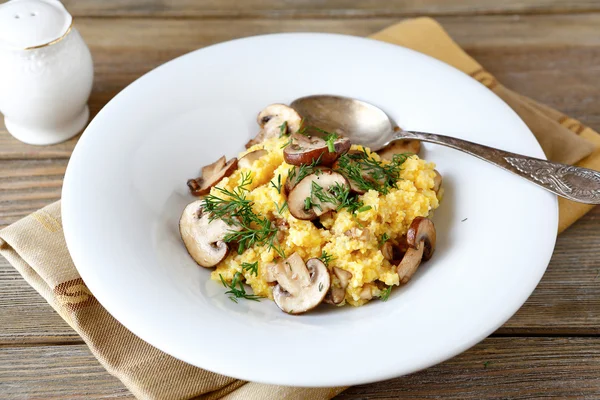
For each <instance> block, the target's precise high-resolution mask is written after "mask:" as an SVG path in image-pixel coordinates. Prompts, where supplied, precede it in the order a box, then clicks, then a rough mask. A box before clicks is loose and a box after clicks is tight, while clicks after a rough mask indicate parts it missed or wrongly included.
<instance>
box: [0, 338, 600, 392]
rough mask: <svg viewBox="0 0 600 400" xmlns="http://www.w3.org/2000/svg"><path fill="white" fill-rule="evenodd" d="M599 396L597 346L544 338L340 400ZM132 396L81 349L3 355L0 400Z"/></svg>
mask: <svg viewBox="0 0 600 400" xmlns="http://www.w3.org/2000/svg"><path fill="white" fill-rule="evenodd" d="M365 368H368V366H365ZM599 395H600V339H599V338H546V337H541V338H490V339H486V340H485V341H483V342H482V343H480V344H478V345H477V346H475V347H474V348H472V349H470V350H468V351H467V352H465V353H463V354H461V355H459V356H457V357H455V358H453V359H451V360H449V361H447V362H445V363H442V364H440V365H437V366H434V367H432V368H429V369H427V370H425V371H421V372H418V373H415V374H412V375H408V376H405V377H401V378H397V379H393V380H389V381H385V382H380V383H375V384H370V385H362V386H356V387H353V388H350V389H348V390H347V391H346V392H344V393H342V394H341V395H340V396H338V397H337V399H338V400H350V399H365V398H369V399H371V398H373V399H374V398H377V399H409V398H412V399H414V398H419V399H429V398H431V399H433V398H444V399H464V400H468V399H477V400H479V399H492V398H494V399H501V398H511V399H533V398H546V397H553V398H554V397H555V398H561V399H567V398H569V399H571V398H572V399H584V398H589V399H592V398H598V396H599ZM130 396H131V395H130V394H129V393H128V392H127V390H126V389H125V388H124V386H122V384H121V383H120V382H119V381H118V380H117V379H116V378H113V377H112V376H110V375H109V374H108V373H107V372H105V371H104V370H103V369H102V367H101V366H100V365H99V364H98V362H97V361H96V360H95V358H94V357H93V356H92V355H91V354H90V353H89V351H88V349H87V348H86V347H85V346H84V345H71V346H34V347H20V348H13V347H3V348H2V347H0V397H1V398H11V399H24V398H39V399H41V398H43V399H67V398H68V399H81V398H113V397H116V398H133V397H130Z"/></svg>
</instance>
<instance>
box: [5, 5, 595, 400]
mask: <svg viewBox="0 0 600 400" xmlns="http://www.w3.org/2000/svg"><path fill="white" fill-rule="evenodd" d="M0 1H1V0H0ZM65 4H66V5H67V7H68V8H69V10H70V11H71V12H72V13H73V14H74V15H76V17H77V18H76V26H77V28H78V29H79V30H80V31H81V32H82V34H83V36H84V38H85V40H86V41H87V43H88V44H89V46H90V48H91V50H92V53H93V56H94V62H95V83H94V90H93V94H92V97H91V99H90V106H91V110H92V114H94V115H95V114H96V113H97V112H98V111H99V110H100V109H101V108H102V107H103V106H104V105H105V104H106V103H107V102H108V101H109V100H110V99H111V98H112V97H113V96H114V95H115V94H117V93H118V92H119V91H120V90H121V89H123V88H124V87H125V86H126V85H128V84H129V83H131V82H132V81H133V80H135V79H136V78H138V77H139V76H141V75H142V74H144V73H145V72H147V71H149V70H151V69H152V68H154V67H156V66H158V65H160V64H162V63H164V62H166V61H168V60H170V59H172V58H174V57H177V56H179V55H181V54H185V53H186V52H189V51H192V50H194V49H197V48H201V47H204V46H207V45H210V44H214V43H218V42H222V41H225V40H230V39H235V38H239V37H244V36H250V35H257V34H264V33H272V32H296V31H314V32H319V31H321V32H335V33H345V34H352V35H358V36H366V35H368V34H370V33H373V32H375V31H377V30H380V29H382V28H384V27H386V26H388V25H390V24H392V23H394V22H396V21H397V20H398V18H399V17H404V16H413V15H421V14H429V15H437V16H440V17H439V18H438V20H439V21H440V22H441V23H442V24H443V25H444V27H445V28H446V29H447V30H448V32H449V33H450V34H451V35H452V36H453V37H454V38H455V40H456V41H457V42H458V43H459V44H460V45H461V46H463V48H465V49H466V51H467V52H468V53H470V54H471V55H473V56H474V57H475V58H476V59H477V60H478V61H479V62H480V63H481V64H482V65H483V66H484V67H485V68H487V69H488V70H489V71H490V72H492V73H493V74H494V75H496V77H497V78H498V79H499V80H500V81H501V82H503V83H504V84H505V85H506V86H508V87H510V88H513V89H516V90H517V91H519V92H521V93H523V94H525V95H528V96H530V97H532V98H534V99H537V100H540V101H542V102H544V103H546V104H548V105H550V106H552V107H555V108H557V109H560V110H562V111H564V112H566V113H568V114H569V115H570V116H572V117H574V118H577V119H580V120H581V121H582V122H584V123H586V124H588V125H590V126H591V127H593V128H595V129H597V130H599V129H600V108H599V107H598V106H597V104H599V99H600V85H598V82H600V69H598V67H597V66H598V65H599V64H600V34H599V33H598V32H599V31H598V26H600V13H595V12H592V11H600V2H598V1H596V0H576V1H569V2H565V1H563V0H560V1H559V0H506V1H497V0H493V1H492V0H464V1H448V0H389V1H387V0H364V1H355V0H333V1H327V2H324V1H319V0H299V1H285V0H281V1H275V0H268V1H267V0H247V1H244V2H241V1H239V2H238V1H237V0H198V1H195V0H194V1H192V0H173V1H169V2H166V1H152V0H123V1H117V0H106V1H96V0H77V1H75V0H65ZM564 13H568V15H567V14H564ZM573 13H579V14H573ZM540 14H544V15H540ZM89 16H92V17H94V16H100V17H102V18H87V17H89ZM200 17H202V18H204V17H206V18H207V19H200ZM76 142H77V138H75V139H72V140H70V141H67V142H65V143H62V144H59V145H55V146H46V147H37V146H28V145H25V144H22V143H20V142H18V141H16V140H14V139H13V138H12V137H11V136H10V135H9V134H8V133H7V132H6V130H5V128H4V126H3V124H2V122H0V227H3V226H6V225H7V224H10V223H12V222H14V221H16V220H17V219H19V218H21V217H23V216H25V215H27V214H29V213H31V212H32V211H34V210H36V209H38V208H41V207H42V206H44V205H46V204H49V203H50V202H52V201H55V200H57V199H58V198H59V197H60V188H61V184H62V178H63V175H64V171H65V169H66V165H67V159H68V157H69V156H70V154H71V152H72V149H73V147H74V145H75V143H76ZM599 221H600V209H598V208H596V209H595V210H593V211H592V212H591V213H589V214H588V215H587V216H586V217H584V218H583V219H582V220H580V221H578V222H577V223H576V224H575V225H574V226H573V227H572V228H570V229H569V230H567V231H566V232H565V233H564V234H562V235H561V236H560V237H559V239H558V242H557V247H556V250H555V253H554V256H553V259H552V262H551V263H550V266H549V268H548V271H547V272H546V274H545V276H544V277H543V279H542V281H541V282H540V284H539V286H538V288H537V289H536V290H535V292H534V293H533V294H532V296H531V297H530V299H529V300H528V301H527V302H526V303H525V305H524V306H523V307H522V308H521V309H520V310H519V311H518V312H517V314H516V315H515V316H513V317H512V318H511V319H510V320H509V321H508V322H507V323H506V324H505V325H504V326H503V327H501V328H500V329H499V330H498V331H497V332H496V334H495V335H496V336H495V337H492V338H488V339H486V340H485V341H484V342H483V343H481V344H479V345H477V346H476V347H475V348H473V349H471V350H469V351H467V352H466V353H464V354H462V355H460V356H458V357H456V358H454V359H452V360H450V361H448V362H446V363H443V364H441V365H439V366H435V367H432V368H430V369H428V370H426V371H422V372H419V373H416V374H413V375H410V376H407V377H403V378H399V379H395V380H391V381H386V382H382V383H377V384H372V385H364V386H358V387H354V388H351V389H350V390H348V391H347V392H345V393H343V394H342V395H341V396H339V399H367V398H368V399H398V398H402V399H405V398H406V399H409V398H412V399H416V398H418V399H433V398H449V399H482V398H486V399H487V398H489V399H500V398H511V399H533V398H550V397H555V398H578V399H582V398H583V399H585V398H589V399H597V398H600V378H599V377H600V338H598V337H595V336H598V335H600V251H599V250H598V249H600V235H599V234H598V232H600V231H599V225H598V224H599ZM575 335H584V336H586V335H589V336H592V337H579V338H576V337H572V336H575ZM514 336H518V337H514ZM531 336H540V337H531ZM548 336H558V337H548ZM560 336H565V337H560ZM48 344H52V345H48ZM58 344H61V345H58ZM63 344H64V345H63ZM0 398H11V399H26V398H27V399H30V398H33V399H83V398H86V399H87V398H94V399H96V398H127V399H132V398H133V397H132V396H131V394H130V393H129V392H128V391H127V390H126V389H125V388H124V387H123V385H122V384H121V383H120V382H119V381H118V380H117V379H115V378H113V377H111V376H110V375H108V373H106V372H105V371H104V369H103V368H102V367H101V366H100V365H99V364H98V362H97V361H96V360H95V359H94V357H93V356H92V355H91V354H90V353H89V351H88V350H87V348H86V347H85V346H84V345H82V344H81V339H80V338H79V336H78V335H77V334H75V333H74V331H72V329H71V328H70V327H69V326H68V325H67V324H66V323H65V322H64V321H63V320H62V319H61V318H60V317H59V316H58V315H57V314H56V313H55V312H54V311H53V310H52V308H51V307H50V306H49V305H48V304H46V302H45V301H44V299H43V298H42V297H41V296H40V295H39V294H37V293H36V292H35V290H33V289H32V288H31V287H29V285H28V284H27V283H26V282H25V281H24V280H23V279H22V278H21V277H20V275H19V274H18V273H17V272H16V271H15V270H14V269H13V268H12V266H10V265H9V264H8V262H7V261H6V260H4V259H3V258H1V257H0Z"/></svg>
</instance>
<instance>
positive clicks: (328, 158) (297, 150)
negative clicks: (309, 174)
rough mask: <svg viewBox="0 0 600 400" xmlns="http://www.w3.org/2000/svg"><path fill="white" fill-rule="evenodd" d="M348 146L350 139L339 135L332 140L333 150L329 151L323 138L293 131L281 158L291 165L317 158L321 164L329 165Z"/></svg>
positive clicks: (308, 162)
mask: <svg viewBox="0 0 600 400" xmlns="http://www.w3.org/2000/svg"><path fill="white" fill-rule="evenodd" d="M350 146H351V143H350V139H348V138H345V137H339V138H337V139H335V141H334V142H333V147H334V151H332V152H331V151H329V147H328V146H327V142H326V141H325V140H324V139H323V138H321V137H318V136H306V135H302V134H300V133H295V134H293V135H292V136H291V142H290V144H288V145H287V146H286V147H285V149H284V150H283V159H284V160H285V162H286V163H288V164H292V165H303V164H304V165H306V164H312V163H313V162H316V161H317V160H318V162H319V164H321V165H331V164H333V163H334V162H335V160H337V159H338V157H339V156H341V155H342V154H344V153H346V152H347V151H348V150H350Z"/></svg>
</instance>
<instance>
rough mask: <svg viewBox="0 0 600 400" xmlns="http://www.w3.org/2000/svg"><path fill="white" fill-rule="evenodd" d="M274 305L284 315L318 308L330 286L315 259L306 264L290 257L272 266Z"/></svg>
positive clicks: (327, 273) (321, 263) (320, 264)
mask: <svg viewBox="0 0 600 400" xmlns="http://www.w3.org/2000/svg"><path fill="white" fill-rule="evenodd" d="M276 277H277V285H276V286H275V288H273V300H275V304H277V306H278V307H279V308H280V309H281V310H282V311H284V312H286V313H288V314H302V313H304V312H306V311H309V310H312V309H313V308H315V307H316V306H318V305H319V304H320V303H321V302H322V301H323V299H324V298H325V294H327V292H328V291H329V287H330V286H331V277H330V276H329V271H328V270H327V267H326V266H325V264H324V263H323V261H321V260H319V259H318V258H311V259H309V260H308V261H307V262H306V264H305V263H304V261H302V258H301V257H300V256H299V255H298V253H294V254H292V255H291V256H289V257H288V258H287V259H286V260H284V261H282V262H280V263H279V264H277V266H276Z"/></svg>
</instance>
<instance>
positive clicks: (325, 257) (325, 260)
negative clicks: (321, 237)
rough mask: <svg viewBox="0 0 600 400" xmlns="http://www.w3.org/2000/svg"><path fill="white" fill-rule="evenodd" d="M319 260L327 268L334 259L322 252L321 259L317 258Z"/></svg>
mask: <svg viewBox="0 0 600 400" xmlns="http://www.w3.org/2000/svg"><path fill="white" fill-rule="evenodd" d="M319 260H321V261H323V264H325V265H326V266H329V263H330V262H332V261H333V260H335V257H334V256H333V255H331V254H329V253H327V252H326V251H325V250H323V251H322V252H321V257H319Z"/></svg>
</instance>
